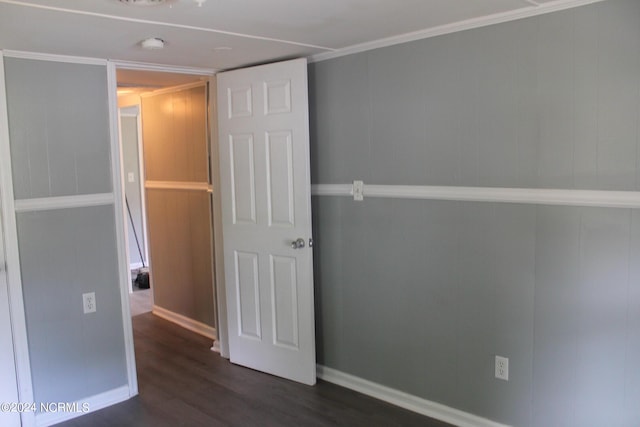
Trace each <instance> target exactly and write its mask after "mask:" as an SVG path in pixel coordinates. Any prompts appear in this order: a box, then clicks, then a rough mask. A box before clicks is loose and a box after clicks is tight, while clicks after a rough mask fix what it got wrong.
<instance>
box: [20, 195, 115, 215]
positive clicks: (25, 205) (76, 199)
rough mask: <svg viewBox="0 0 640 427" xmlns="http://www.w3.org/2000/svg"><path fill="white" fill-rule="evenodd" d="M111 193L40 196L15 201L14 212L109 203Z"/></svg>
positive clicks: (112, 197) (111, 201) (111, 196)
mask: <svg viewBox="0 0 640 427" xmlns="http://www.w3.org/2000/svg"><path fill="white" fill-rule="evenodd" d="M114 200H115V199H114V196H113V193H99V194H82V195H78V196H59V197H41V198H37V199H20V200H16V201H15V210H16V212H31V211H49V210H54V209H69V208H84V207H88V206H103V205H111V204H113V202H114Z"/></svg>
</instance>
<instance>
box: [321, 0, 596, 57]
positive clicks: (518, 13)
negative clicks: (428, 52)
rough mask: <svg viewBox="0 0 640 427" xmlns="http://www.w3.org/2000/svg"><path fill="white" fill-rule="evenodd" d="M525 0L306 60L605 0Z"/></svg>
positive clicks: (371, 48)
mask: <svg viewBox="0 0 640 427" xmlns="http://www.w3.org/2000/svg"><path fill="white" fill-rule="evenodd" d="M525 1H526V2H527V3H528V4H529V5H528V6H525V7H523V8H518V9H514V10H510V11H507V12H500V13H495V14H492V15H487V16H481V17H478V18H471V19H467V20H464V21H458V22H452V23H450V24H444V25H440V26H437V27H432V28H427V29H424V30H418V31H414V32H411V33H406V34H400V35H397V36H392V37H388V38H384V39H380V40H374V41H371V42H366V43H361V44H356V45H353V46H347V47H344V48H341V49H335V50H333V51H330V52H322V53H318V54H315V55H312V56H310V57H309V62H310V63H311V62H320V61H326V60H328V59H333V58H339V57H341V56H347V55H352V54H354V53H360V52H366V51H369V50H373V49H379V48H382V47H387V46H393V45H396V44H402V43H408V42H411V41H415V40H422V39H427V38H430V37H436V36H441V35H444V34H450V33H456V32H458V31H465V30H471V29H474V28H481V27H487V26H489V25H494V24H500V23H503V22H509V21H515V20H518V19H523V18H529V17H532V16H538V15H543V14H546V13H551V12H557V11H560V10H565V9H571V8H574V7H578V6H585V5H588V4H591V3H598V2H601V1H605V0H555V1H549V2H545V3H536V2H533V1H530V0H525Z"/></svg>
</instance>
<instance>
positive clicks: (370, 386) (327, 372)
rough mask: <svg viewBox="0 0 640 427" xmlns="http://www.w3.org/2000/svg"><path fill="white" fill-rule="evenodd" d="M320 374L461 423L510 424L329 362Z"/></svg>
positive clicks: (471, 426) (464, 426)
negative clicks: (385, 384)
mask: <svg viewBox="0 0 640 427" xmlns="http://www.w3.org/2000/svg"><path fill="white" fill-rule="evenodd" d="M317 376H318V378H320V379H323V380H324V381H327V382H330V383H333V384H337V385H339V386H342V387H345V388H348V389H351V390H355V391H357V392H359V393H362V394H366V395H367V396H371V397H375V398H376V399H380V400H382V401H385V402H388V403H391V404H392V405H395V406H399V407H401V408H404V409H408V410H409V411H412V412H417V413H418V414H422V415H426V416H428V417H431V418H435V419H437V420H440V421H444V422H446V423H449V424H453V425H455V426H458V427H509V426H507V425H505V424H500V423H497V422H495V421H491V420H488V419H486V418H482V417H479V416H477V415H473V414H469V413H468V412H464V411H460V410H458V409H454V408H451V407H449V406H446V405H443V404H441V403H436V402H431V401H429V400H426V399H422V398H420V397H417V396H414V395H411V394H409V393H405V392H402V391H399V390H395V389H393V388H390V387H386V386H383V385H381V384H377V383H374V382H371V381H368V380H365V379H362V378H358V377H356V376H353V375H350V374H346V373H344V372H341V371H338V370H336V369H332V368H328V367H326V366H322V365H318V366H317Z"/></svg>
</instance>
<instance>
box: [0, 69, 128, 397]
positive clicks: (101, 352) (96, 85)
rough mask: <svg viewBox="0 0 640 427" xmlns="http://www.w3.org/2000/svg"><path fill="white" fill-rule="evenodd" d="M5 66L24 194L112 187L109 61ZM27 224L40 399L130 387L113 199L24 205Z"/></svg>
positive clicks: (31, 339) (31, 332)
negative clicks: (88, 309)
mask: <svg viewBox="0 0 640 427" xmlns="http://www.w3.org/2000/svg"><path fill="white" fill-rule="evenodd" d="M5 73H6V88H7V106H8V112H9V134H10V141H11V154H12V158H11V165H12V171H13V180H14V182H13V183H14V192H15V197H16V199H17V200H28V199H30V198H34V197H55V196H74V195H81V194H94V193H103V192H111V191H112V184H111V166H110V139H109V111H108V103H107V72H106V67H105V66H98V65H80V64H64V63H59V62H51V61H36V60H27V59H15V58H6V59H5ZM17 227H18V230H17V231H18V244H19V251H20V264H21V265H20V268H21V273H22V288H23V295H24V305H25V312H26V323H27V338H28V343H29V356H30V361H31V374H32V380H33V391H34V399H35V401H36V402H73V401H79V400H82V399H84V398H87V397H90V396H94V395H97V394H100V393H103V392H106V391H110V390H112V389H114V388H117V387H121V386H125V385H127V381H128V380H127V370H126V359H125V343H124V332H123V325H122V310H121V301H120V288H119V283H118V277H119V274H118V260H117V244H116V233H115V211H114V207H113V205H106V206H95V207H74V208H65V209H55V210H45V211H31V212H21V213H19V214H17ZM86 292H95V295H96V307H97V312H96V313H93V314H87V315H85V314H83V310H82V307H83V305H82V294H83V293H86Z"/></svg>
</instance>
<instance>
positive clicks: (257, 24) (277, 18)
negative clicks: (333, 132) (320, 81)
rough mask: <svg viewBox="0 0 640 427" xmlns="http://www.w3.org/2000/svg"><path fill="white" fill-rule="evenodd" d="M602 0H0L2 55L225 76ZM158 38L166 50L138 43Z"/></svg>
mask: <svg viewBox="0 0 640 427" xmlns="http://www.w3.org/2000/svg"><path fill="white" fill-rule="evenodd" d="M595 1H600V0H206V1H204V3H203V4H202V6H201V7H199V6H198V4H197V2H196V1H195V0H166V1H165V3H164V4H161V5H153V6H135V5H127V4H123V3H122V2H121V1H119V0H89V1H88V0H0V49H7V50H22V51H31V52H41V53H52V54H62V55H74V56H86V57H96V58H108V59H114V60H119V61H134V62H142V63H152V64H163V65H171V66H178V67H197V68H206V69H210V70H224V69H231V68H237V67H242V66H246V65H251V64H257V63H264V62H271V61H275V60H278V59H286V58H293V57H301V56H304V57H310V56H311V57H312V58H315V59H323V58H328V57H332V56H337V55H341V54H344V53H348V52H353V51H359V50H366V49H368V48H373V47H376V46H381V45H388V44H393V43H397V42H401V41H406V40H410V39H416V38H422V37H425V36H429V35H437V34H442V33H446V32H452V31H455V30H459V29H466V28H472V27H477V26H481V25H486V24H488V23H494V22H501V21H506V20H511V19H517V18H521V17H524V16H532V15H535V14H539V13H545V12H549V11H553V10H559V9H564V8H568V7H573V6H578V5H582V4H587V3H593V2H595ZM148 37H158V38H161V39H163V40H164V41H165V42H166V45H165V48H164V49H162V50H145V49H143V48H142V47H141V46H140V41H141V40H143V39H145V38H148Z"/></svg>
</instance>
